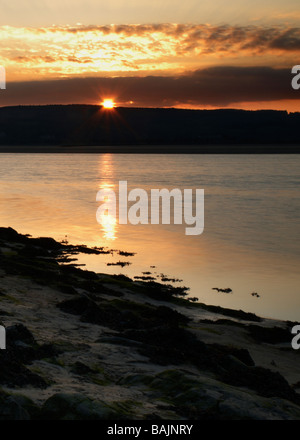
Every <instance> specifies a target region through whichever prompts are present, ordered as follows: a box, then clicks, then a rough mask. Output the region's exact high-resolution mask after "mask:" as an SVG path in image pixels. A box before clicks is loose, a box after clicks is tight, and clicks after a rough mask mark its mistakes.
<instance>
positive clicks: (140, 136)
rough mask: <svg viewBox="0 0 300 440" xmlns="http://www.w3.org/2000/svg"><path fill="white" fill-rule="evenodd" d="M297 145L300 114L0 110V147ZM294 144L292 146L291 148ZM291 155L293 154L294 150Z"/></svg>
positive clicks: (58, 107) (68, 108)
mask: <svg viewBox="0 0 300 440" xmlns="http://www.w3.org/2000/svg"><path fill="white" fill-rule="evenodd" d="M274 144H276V145H277V147H274V151H277V150H278V151H279V150H280V151H281V152H284V151H285V150H287V151H289V152H291V147H288V146H289V145H292V144H293V145H294V146H293V148H292V149H294V150H295V152H296V149H297V145H300V113H292V114H288V113H287V112H284V111H269V110H268V111H267V110H262V111H243V110H178V109H152V108H144V109H143V108H116V109H114V110H113V111H109V110H103V109H101V108H99V107H98V106H91V105H67V106H61V105H56V106H19V107H2V108H0V145H11V146H13V145H24V146H30V145H31V146H34V145H39V146H51V145H53V146H54V145H55V146H82V145H89V146H93V145H98V146H101V145H274ZM295 145H296V146H295ZM294 150H293V151H294Z"/></svg>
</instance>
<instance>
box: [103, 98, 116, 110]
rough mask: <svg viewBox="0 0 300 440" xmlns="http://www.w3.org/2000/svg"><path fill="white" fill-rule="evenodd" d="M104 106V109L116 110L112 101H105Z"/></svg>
mask: <svg viewBox="0 0 300 440" xmlns="http://www.w3.org/2000/svg"><path fill="white" fill-rule="evenodd" d="M102 105H103V107H104V108H114V106H115V103H114V101H113V100H112V99H104V101H103V102H102Z"/></svg>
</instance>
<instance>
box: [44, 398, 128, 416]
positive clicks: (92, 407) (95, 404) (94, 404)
mask: <svg viewBox="0 0 300 440" xmlns="http://www.w3.org/2000/svg"><path fill="white" fill-rule="evenodd" d="M39 418H40V419H44V420H49V419H50V420H108V419H114V418H115V419H118V418H120V416H119V415H118V414H116V412H115V411H114V410H112V409H111V408H110V407H109V406H107V405H106V404H105V403H103V402H101V401H94V400H91V399H89V398H88V397H85V396H83V395H81V394H65V393H58V394H54V395H53V396H51V397H50V398H49V399H48V400H47V401H46V402H45V403H44V405H43V407H42V408H41V411H40V416H39Z"/></svg>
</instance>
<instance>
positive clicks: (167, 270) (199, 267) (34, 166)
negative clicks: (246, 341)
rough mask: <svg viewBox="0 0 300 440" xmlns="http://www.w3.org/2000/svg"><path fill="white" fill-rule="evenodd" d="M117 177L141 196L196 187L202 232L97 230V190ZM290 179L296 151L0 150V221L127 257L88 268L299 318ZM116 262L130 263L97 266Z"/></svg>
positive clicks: (298, 168) (298, 220) (295, 207)
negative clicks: (146, 275) (146, 276)
mask: <svg viewBox="0 0 300 440" xmlns="http://www.w3.org/2000/svg"><path fill="white" fill-rule="evenodd" d="M119 181H127V182H128V191H130V190H131V189H134V188H140V189H144V190H145V191H147V193H148V194H150V190H151V189H162V188H167V189H169V190H171V189H173V188H178V189H181V190H182V191H183V190H184V189H193V190H196V189H197V188H198V189H204V207H205V215H204V218H205V225H204V231H203V233H202V234H201V235H186V234H185V227H186V225H184V224H183V225H174V224H172V222H171V224H170V225H163V224H158V225H151V224H148V225H141V224H138V225H131V224H128V225H120V224H119V223H118V221H114V220H113V219H109V218H107V221H106V223H105V224H104V225H100V224H99V223H98V222H97V220H96V211H97V209H98V207H99V206H100V203H99V202H97V201H96V195H97V192H98V191H99V190H100V189H103V188H108V189H113V190H114V191H116V193H117V191H118V185H119ZM299 183H300V156H299V155H194V154H174V155H173V154H147V155H146V154H144V155H143V154H53V153H52V154H51V153H50V154H47V153H44V154H39V153H27V154H26V153H24V154H23V153H19V154H16V153H15V154H11V153H2V154H1V155H0V225H1V226H11V227H13V228H14V229H16V230H17V231H18V232H20V233H24V234H25V233H29V234H31V235H32V236H35V237H36V236H51V237H53V238H55V239H57V240H63V239H67V240H68V241H69V242H70V243H72V244H86V245H88V246H105V247H108V248H109V249H118V250H122V251H127V252H133V253H135V256H132V257H125V256H120V255H118V254H117V253H114V254H113V255H111V254H104V255H97V256H95V255H92V256H91V255H84V256H81V257H80V259H79V262H80V263H85V264H86V267H87V269H90V270H94V271H96V272H107V273H123V274H125V275H128V276H130V277H134V276H143V272H151V276H153V277H155V278H156V279H157V280H158V281H159V280H160V279H161V275H162V274H163V275H165V276H166V277H169V278H176V279H180V280H182V281H181V282H177V283H175V285H185V286H188V287H189V288H190V292H189V296H192V297H197V298H199V301H200V302H204V303H207V304H214V305H220V306H222V307H229V308H234V309H243V310H245V311H251V312H254V313H256V314H258V315H260V316H263V317H268V318H275V319H277V318H278V319H289V320H293V321H300V270H299V268H300V240H299V239H300V187H299ZM171 220H172V217H171ZM118 261H125V262H129V263H131V264H130V265H126V266H125V267H120V266H115V265H112V266H108V265H107V263H116V262H118ZM153 266H155V267H153ZM214 287H217V288H221V289H222V288H223V289H224V288H230V289H232V293H230V294H228V293H223V292H218V291H217V290H213V288H214ZM254 292H255V293H257V294H258V295H259V297H258V296H257V295H255V296H253V295H251V293H254Z"/></svg>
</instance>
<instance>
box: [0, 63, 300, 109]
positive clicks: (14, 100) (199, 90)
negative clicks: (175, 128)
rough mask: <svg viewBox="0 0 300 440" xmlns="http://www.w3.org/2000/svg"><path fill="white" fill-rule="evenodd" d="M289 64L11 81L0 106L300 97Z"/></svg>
mask: <svg viewBox="0 0 300 440" xmlns="http://www.w3.org/2000/svg"><path fill="white" fill-rule="evenodd" d="M291 79H292V74H291V70H289V69H273V68H270V67H231V66H223V67H212V68H207V69H201V70H197V71H195V72H191V73H188V74H185V75H182V76H178V77H175V76H173V77H163V76H147V77H116V78H72V79H61V80H53V81H28V82H18V83H8V84H7V89H6V90H4V91H0V99H1V105H19V104H23V105H25V104H67V103H87V104H96V103H98V102H100V100H101V99H103V98H105V97H108V96H112V97H115V99H116V101H117V102H118V105H120V106H121V105H126V104H127V103H128V102H129V101H133V105H134V106H145V107H148V106H149V107H161V106H175V105H180V104H181V105H212V106H228V105H234V104H237V103H240V102H257V101H278V100H286V99H300V94H299V92H298V91H295V90H293V88H292V87H291Z"/></svg>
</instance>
